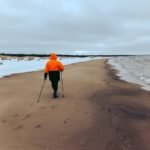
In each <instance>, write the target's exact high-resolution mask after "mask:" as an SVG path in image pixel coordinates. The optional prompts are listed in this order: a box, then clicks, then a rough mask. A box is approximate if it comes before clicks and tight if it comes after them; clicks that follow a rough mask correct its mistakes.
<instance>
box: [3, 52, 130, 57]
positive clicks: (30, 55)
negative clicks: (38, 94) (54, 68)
mask: <svg viewBox="0 0 150 150" xmlns="http://www.w3.org/2000/svg"><path fill="white" fill-rule="evenodd" d="M0 55H2V56H14V57H27V56H28V57H49V54H9V53H0ZM57 56H61V57H114V56H131V55H69V54H57ZM132 56H133V55H132Z"/></svg>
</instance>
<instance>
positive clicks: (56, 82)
mask: <svg viewBox="0 0 150 150" xmlns="http://www.w3.org/2000/svg"><path fill="white" fill-rule="evenodd" d="M51 82H52V88H53V90H54V98H56V97H57V90H58V81H57V80H53V81H51Z"/></svg>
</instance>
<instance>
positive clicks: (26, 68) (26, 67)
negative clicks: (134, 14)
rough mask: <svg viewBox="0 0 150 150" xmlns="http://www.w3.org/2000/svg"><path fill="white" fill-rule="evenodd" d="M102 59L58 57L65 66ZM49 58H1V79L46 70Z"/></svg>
mask: <svg viewBox="0 0 150 150" xmlns="http://www.w3.org/2000/svg"><path fill="white" fill-rule="evenodd" d="M100 58H101V57H85V58H79V57H77V58H74V57H73V58H71V57H70V58H65V57H64V58H63V57H58V60H60V61H61V62H62V63H63V64H64V65H68V64H73V63H78V62H85V61H90V60H95V59H100ZM48 60H49V59H48V58H38V57H37V58H36V57H24V58H11V57H8V58H3V59H2V58H0V77H4V76H7V75H11V74H15V73H24V72H31V71H38V70H41V69H44V66H45V64H46V62H47V61H48Z"/></svg>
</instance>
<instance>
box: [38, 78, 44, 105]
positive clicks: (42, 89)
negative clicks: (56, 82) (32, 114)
mask: <svg viewBox="0 0 150 150" xmlns="http://www.w3.org/2000/svg"><path fill="white" fill-rule="evenodd" d="M45 81H46V80H44V81H43V85H42V88H41V91H40V94H39V97H38V100H37V103H38V102H39V101H40V97H41V94H42V91H43V88H44V84H45Z"/></svg>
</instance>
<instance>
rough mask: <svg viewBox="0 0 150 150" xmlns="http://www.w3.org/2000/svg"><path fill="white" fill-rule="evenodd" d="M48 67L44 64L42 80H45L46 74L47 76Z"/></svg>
mask: <svg viewBox="0 0 150 150" xmlns="http://www.w3.org/2000/svg"><path fill="white" fill-rule="evenodd" d="M47 66H48V65H47V64H46V66H45V69H44V80H46V79H47V74H48V67H47Z"/></svg>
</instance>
